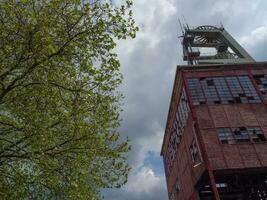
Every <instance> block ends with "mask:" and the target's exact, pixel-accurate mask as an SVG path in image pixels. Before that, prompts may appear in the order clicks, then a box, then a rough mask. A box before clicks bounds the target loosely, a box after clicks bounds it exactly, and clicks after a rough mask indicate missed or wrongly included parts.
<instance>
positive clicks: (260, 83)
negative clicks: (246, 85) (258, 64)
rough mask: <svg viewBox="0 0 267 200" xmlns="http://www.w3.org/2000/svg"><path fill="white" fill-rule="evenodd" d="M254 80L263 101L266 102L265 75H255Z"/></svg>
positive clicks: (266, 85) (266, 86)
mask: <svg viewBox="0 0 267 200" xmlns="http://www.w3.org/2000/svg"><path fill="white" fill-rule="evenodd" d="M254 78H255V80H256V83H257V85H258V86H259V89H260V92H261V94H262V95H263V97H264V98H265V100H267V75H255V76H254Z"/></svg>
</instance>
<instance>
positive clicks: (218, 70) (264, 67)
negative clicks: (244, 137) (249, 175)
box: [162, 63, 267, 200]
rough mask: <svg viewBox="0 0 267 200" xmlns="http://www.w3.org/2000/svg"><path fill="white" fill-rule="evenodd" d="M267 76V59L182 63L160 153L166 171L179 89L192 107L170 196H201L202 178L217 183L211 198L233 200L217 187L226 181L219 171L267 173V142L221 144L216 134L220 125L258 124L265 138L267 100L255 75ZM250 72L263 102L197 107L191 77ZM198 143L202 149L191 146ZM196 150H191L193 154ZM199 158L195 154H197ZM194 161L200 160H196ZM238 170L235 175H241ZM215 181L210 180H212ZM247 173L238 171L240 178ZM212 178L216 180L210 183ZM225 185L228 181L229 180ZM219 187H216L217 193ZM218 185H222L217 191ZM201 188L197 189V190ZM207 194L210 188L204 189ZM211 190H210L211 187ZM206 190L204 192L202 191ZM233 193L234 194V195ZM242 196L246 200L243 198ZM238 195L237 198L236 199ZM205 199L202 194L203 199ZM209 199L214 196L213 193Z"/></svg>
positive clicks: (175, 199) (177, 154)
mask: <svg viewBox="0 0 267 200" xmlns="http://www.w3.org/2000/svg"><path fill="white" fill-rule="evenodd" d="M261 74H265V75H267V63H252V64H238V65H236V64H235V65H232V64H231V65H212V66H201V67H199V66H195V67H193V66H191V67H190V66H179V67H178V68H177V73H176V78H175V83H174V88H173V94H172V100H171V104H170V110H169V115H168V120H167V125H166V131H165V136H164V141H163V146H162V155H163V158H164V161H165V169H167V167H168V166H167V165H168V164H169V163H170V162H171V161H169V160H168V162H167V161H166V158H167V157H168V152H169V151H168V149H169V148H171V147H169V146H168V145H169V143H170V142H171V141H170V137H171V134H174V131H173V127H176V126H174V123H175V117H176V115H177V107H178V104H179V100H180V96H181V91H182V89H183V88H184V89H185V91H186V95H187V98H188V105H189V107H190V111H189V114H188V117H187V120H186V125H185V127H184V128H183V129H182V131H183V133H182V134H181V135H179V138H180V139H179V140H178V141H179V144H178V146H177V149H175V154H174V155H175V157H174V160H173V164H172V168H171V170H170V172H169V173H166V179H167V187H168V192H169V198H170V199H171V200H187V199H202V197H201V195H200V196H199V194H200V193H199V191H200V189H199V188H201V187H202V186H200V185H201V182H205V181H206V182H208V184H209V186H205V187H212V186H213V190H212V191H213V192H212V191H211V193H213V196H216V192H218V193H217V199H235V198H237V196H236V197H228V196H230V194H229V195H228V196H227V197H226V196H223V195H222V196H220V197H219V196H218V194H220V195H221V194H222V193H223V189H224V187H226V186H225V185H222V186H221V188H220V186H219V185H218V186H217V189H216V186H215V181H216V184H219V183H220V181H221V180H222V179H221V178H220V177H222V176H220V177H219V174H224V173H226V172H227V173H228V172H229V173H232V172H231V170H233V171H235V170H237V172H238V173H239V172H242V170H254V171H255V170H256V171H257V169H261V171H263V173H265V172H266V174H267V171H266V169H267V142H266V141H257V142H253V141H252V140H251V138H250V141H247V142H235V143H233V144H225V143H222V140H220V138H219V136H218V129H220V128H228V129H229V130H230V129H231V130H232V129H234V128H236V127H245V128H246V127H247V128H250V127H258V128H259V129H261V130H262V132H263V134H264V135H265V138H267V101H266V99H265V98H264V96H263V95H262V94H261V91H260V90H259V87H258V86H257V83H256V81H255V79H254V78H253V76H254V75H261ZM241 75H242V76H247V77H249V78H250V80H251V82H252V83H253V85H254V86H255V89H256V91H257V94H258V95H259V97H260V99H261V102H259V103H229V104H223V103H218V104H212V105H209V104H208V103H206V104H200V105H193V103H192V97H191V94H190V91H189V88H188V83H187V79H189V78H200V77H227V76H241ZM194 140H195V141H196V145H197V149H198V152H196V151H195V150H196V149H195V148H193V147H192V142H193V141H194ZM192 152H193V153H192ZM194 156H195V157H194ZM194 159H196V160H194ZM237 172H235V173H237ZM213 178H214V180H211V179H213ZM241 178H243V175H242V176H241V175H240V180H241ZM212 181H214V182H213V183H212ZM225 184H226V183H225ZM214 188H215V190H217V191H214ZM218 188H219V189H218ZM198 190H199V191H198ZM206 192H207V191H206ZM208 192H209V191H208ZM203 194H204V192H203ZM231 195H233V194H231ZM241 196H242V195H240V199H244V198H243V197H241ZM238 198H239V197H238ZM203 199H204V197H203ZM205 199H215V197H212V198H208V197H205Z"/></svg>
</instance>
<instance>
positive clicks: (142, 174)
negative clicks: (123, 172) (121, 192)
mask: <svg viewBox="0 0 267 200" xmlns="http://www.w3.org/2000/svg"><path fill="white" fill-rule="evenodd" d="M164 182H165V179H164V177H163V175H161V176H157V175H156V174H155V173H154V171H153V170H152V168H150V167H147V166H144V167H142V168H141V169H140V170H139V171H138V172H136V173H134V174H132V175H131V177H130V178H129V184H128V185H127V186H126V188H125V190H126V192H132V193H147V194H149V193H151V192H153V191H156V190H162V188H164V185H162V183H164Z"/></svg>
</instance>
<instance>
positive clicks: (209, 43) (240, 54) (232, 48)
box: [182, 25, 255, 65]
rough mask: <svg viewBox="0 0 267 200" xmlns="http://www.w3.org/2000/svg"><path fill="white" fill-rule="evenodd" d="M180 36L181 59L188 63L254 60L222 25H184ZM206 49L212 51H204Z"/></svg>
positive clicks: (224, 62)
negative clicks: (211, 51) (181, 46)
mask: <svg viewBox="0 0 267 200" xmlns="http://www.w3.org/2000/svg"><path fill="white" fill-rule="evenodd" d="M182 38H183V39H182V45H183V55H184V56H183V59H184V60H185V61H188V64H189V65H199V64H228V63H248V62H255V60H254V59H253V58H252V57H251V56H250V55H249V54H248V53H247V52H246V50H245V49H244V48H243V47H242V46H241V45H239V44H238V42H237V41H236V40H235V39H234V38H233V37H232V36H231V35H230V34H229V33H228V32H227V31H226V30H225V29H224V27H223V26H220V27H218V26H210V25H208V26H198V27H189V26H184V31H183V37H182ZM208 49H210V50H213V53H205V50H208ZM203 50H204V52H203Z"/></svg>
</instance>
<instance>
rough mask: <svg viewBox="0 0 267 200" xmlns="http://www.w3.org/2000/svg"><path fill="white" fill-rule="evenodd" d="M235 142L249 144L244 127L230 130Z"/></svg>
mask: <svg viewBox="0 0 267 200" xmlns="http://www.w3.org/2000/svg"><path fill="white" fill-rule="evenodd" d="M232 131H233V134H234V138H235V140H236V142H249V141H250V139H249V135H248V132H247V129H246V128H245V127H239V128H233V129H232Z"/></svg>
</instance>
